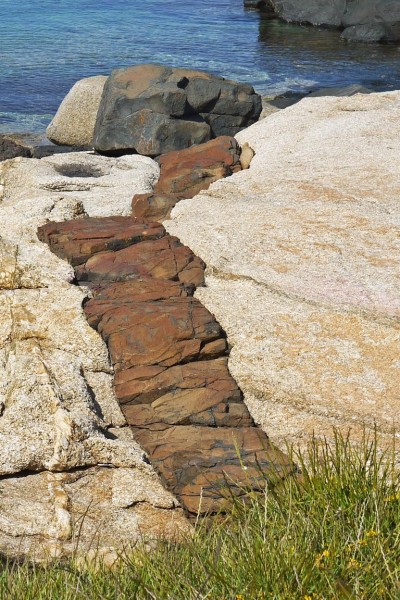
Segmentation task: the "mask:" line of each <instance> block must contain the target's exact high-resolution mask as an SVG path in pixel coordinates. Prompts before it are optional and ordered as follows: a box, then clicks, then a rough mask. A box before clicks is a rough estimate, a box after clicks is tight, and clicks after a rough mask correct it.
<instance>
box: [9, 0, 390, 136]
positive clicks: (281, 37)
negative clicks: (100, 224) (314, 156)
mask: <svg viewBox="0 0 400 600" xmlns="http://www.w3.org/2000/svg"><path fill="white" fill-rule="evenodd" d="M144 62H156V63H161V64H166V65H172V66H180V67H190V68H193V69H201V70H205V71H209V72H212V73H216V74H218V75H222V76H224V77H228V78H233V79H237V80H239V81H245V82H249V83H251V84H252V85H253V86H254V87H255V88H256V90H257V91H259V92H261V93H265V94H277V93H281V92H284V91H287V90H293V91H298V92H306V91H308V90H311V89H317V88H321V87H327V86H344V85H348V84H353V83H358V84H363V85H365V86H367V87H371V88H373V89H374V90H386V89H397V88H400V47H399V46H379V45H373V46H369V45H364V44H349V43H348V42H345V41H342V40H341V39H340V34H339V33H338V32H336V31H326V30H322V29H317V28H311V27H301V26H297V25H290V24H286V23H282V22H280V21H278V20H269V19H266V18H265V17H263V16H262V15H260V14H259V13H258V12H255V11H249V10H245V9H244V8H243V0H0V132H17V131H33V132H35V131H37V132H40V131H43V130H44V129H45V127H46V125H47V124H48V123H49V121H50V120H51V118H52V116H53V115H54V113H55V111H56V110H57V107H58V105H59V103H60V102H61V100H62V98H63V97H64V96H65V94H66V93H67V92H68V90H69V89H70V88H71V86H72V85H73V83H74V82H75V81H77V80H78V79H80V78H82V77H88V76H90V75H97V74H108V73H110V71H111V70H112V69H113V68H115V67H121V66H125V65H133V64H138V63H144Z"/></svg>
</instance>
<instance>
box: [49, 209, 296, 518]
mask: <svg viewBox="0 0 400 600" xmlns="http://www.w3.org/2000/svg"><path fill="white" fill-rule="evenodd" d="M38 235H39V239H40V240H41V241H43V242H46V243H47V244H48V245H49V247H50V248H51V250H52V251H53V252H54V253H55V254H56V255H57V256H59V257H61V258H63V259H66V260H68V261H69V262H70V263H71V265H73V266H74V268H75V274H76V280H77V283H78V284H83V285H87V286H89V287H90V288H91V290H92V292H93V298H91V299H89V300H88V301H87V302H86V304H85V306H84V311H85V314H86V317H87V319H88V322H89V324H90V325H91V326H92V327H93V328H94V329H96V330H97V331H98V332H99V333H100V335H101V336H102V338H103V339H104V341H105V342H106V344H107V346H108V350H109V354H110V359H111V362H112V365H113V367H114V371H115V377H114V389H115V394H116V396H117V399H118V401H119V403H120V406H121V409H122V411H123V413H124V415H125V418H126V420H127V422H128V424H129V425H130V427H131V428H132V431H133V433H134V435H135V437H136V439H137V441H138V442H139V443H140V444H141V446H142V447H143V448H144V450H145V451H146V452H147V454H148V456H149V459H150V461H151V463H152V464H153V466H154V468H155V469H156V471H157V472H158V473H159V475H160V476H161V479H162V481H163V484H164V485H165V486H166V487H167V488H168V489H169V490H171V491H172V492H173V493H174V494H175V495H176V496H177V497H178V499H179V500H180V502H181V503H182V506H183V507H184V508H185V509H186V511H187V512H188V513H191V514H198V513H200V514H204V513H215V512H217V511H219V510H223V508H224V505H225V503H226V501H227V485H228V486H229V488H230V492H231V493H233V494H235V495H243V494H245V493H247V492H248V491H250V490H262V489H263V488H264V486H265V482H266V478H267V477H268V474H269V475H271V473H272V471H273V472H274V474H276V473H277V474H278V475H279V474H280V475H281V476H284V475H285V474H286V473H287V472H288V469H290V464H289V460H288V458H287V457H286V456H285V455H284V454H282V453H281V452H279V450H277V449H276V448H274V447H272V446H271V445H270V443H269V441H268V437H267V436H266V434H265V433H263V432H262V431H261V430H260V429H258V428H257V427H256V426H255V423H254V421H253V419H252V418H251V416H250V414H249V412H248V410H247V408H246V405H245V404H244V402H243V397H242V393H241V391H240V389H239V388H238V386H237V384H236V382H235V381H234V379H233V378H232V376H231V375H230V373H229V370H228V365H227V360H228V346H227V340H226V336H225V334H224V332H223V330H222V329H221V327H220V325H219V323H217V321H216V320H215V318H214V317H213V315H212V314H211V313H210V312H209V311H208V310H207V309H206V308H205V307H204V306H203V305H202V304H201V303H200V302H199V301H198V300H197V299H196V298H194V297H193V293H194V291H195V289H196V287H197V286H201V285H204V269H205V265H204V263H203V262H202V261H201V260H200V259H199V258H198V257H196V256H195V255H194V254H193V253H192V252H191V250H190V249H189V248H187V247H186V246H183V245H182V244H181V243H180V241H179V240H178V239H177V238H175V237H172V236H170V235H169V234H168V233H167V232H166V230H165V229H164V227H163V226H162V225H161V224H160V223H157V222H154V223H151V222H147V221H144V220H140V219H136V218H133V217H106V218H86V219H83V220H72V221H65V222H62V223H55V222H50V223H48V224H46V225H44V226H43V227H40V228H39V230H38ZM228 496H229V494H228Z"/></svg>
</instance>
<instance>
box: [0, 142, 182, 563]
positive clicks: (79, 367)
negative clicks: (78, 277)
mask: <svg viewBox="0 0 400 600" xmlns="http://www.w3.org/2000/svg"><path fill="white" fill-rule="evenodd" d="M57 169H58V171H57ZM68 173H69V175H68ZM89 173H92V176H91V177H90V176H89ZM157 176H158V166H157V165H156V164H155V163H154V162H153V161H151V160H150V159H143V158H142V157H126V158H121V159H109V158H105V157H96V156H93V155H91V154H90V153H83V154H80V155H75V154H74V153H70V154H65V155H61V154H59V155H57V156H54V157H52V158H48V159H42V160H40V161H39V160H35V159H14V160H11V161H6V162H4V163H1V164H0V177H1V178H2V199H1V200H0V553H2V552H4V553H6V554H7V555H9V556H11V557H18V556H21V555H23V556H24V555H26V554H30V555H34V556H35V557H36V558H41V559H42V558H45V557H46V556H48V555H51V556H62V555H65V554H71V553H72V552H74V551H75V550H76V546H77V544H78V542H79V544H78V545H79V548H78V551H79V552H80V553H82V554H85V553H87V552H88V551H89V549H91V550H93V549H100V551H101V553H102V555H104V556H106V555H107V553H111V554H112V553H113V552H115V548H118V549H122V548H123V547H124V546H126V545H128V544H130V545H132V544H135V543H136V542H138V541H142V540H143V539H146V537H157V536H160V535H164V534H166V535H173V534H174V532H175V533H176V531H178V530H179V531H182V530H184V529H185V528H187V523H186V520H185V518H184V517H183V515H182V511H181V509H180V508H179V507H178V504H177V502H176V500H175V499H174V498H173V497H172V496H171V495H170V494H169V493H168V492H166V491H165V490H164V488H163V487H162V485H161V483H160V481H159V479H158V477H157V476H156V474H155V473H154V471H153V469H152V468H151V467H150V465H149V464H148V460H147V459H146V457H145V456H144V454H143V451H142V450H141V448H140V447H139V446H138V444H137V443H136V442H135V441H134V439H133V436H132V434H131V432H130V430H129V428H128V427H127V426H126V423H125V420H124V417H123V415H122V413H121V411H120V408H119V406H118V403H117V400H116V398H115V396H114V393H113V389H112V375H113V373H112V368H111V365H110V362H109V358H108V352H107V348H106V346H105V344H104V343H103V341H102V340H101V338H100V336H99V335H98V334H97V333H96V332H95V331H94V330H93V329H91V328H90V327H89V325H88V324H87V322H86V318H85V316H84V314H83V310H82V302H83V300H84V299H85V297H87V295H88V293H89V292H88V290H87V289H86V288H84V287H77V286H75V285H71V283H70V282H71V281H72V279H73V269H72V267H70V266H69V265H68V264H67V263H66V262H64V261H62V260H60V259H58V258H57V257H56V256H55V255H54V254H53V253H52V252H51V251H50V249H49V248H48V246H47V245H45V244H42V243H41V242H39V240H38V238H37V236H36V231H37V227H38V226H40V225H43V224H44V223H46V222H47V221H49V220H55V221H59V220H65V219H71V218H82V217H83V216H85V214H89V215H98V214H99V213H100V214H103V213H104V212H106V214H108V215H112V214H121V213H122V214H125V213H126V211H127V206H129V202H130V198H131V195H132V193H133V192H134V191H136V192H138V193H140V192H146V191H149V190H150V189H151V186H152V184H153V182H154V180H155V179H156V178H157ZM113 549H114V550H113Z"/></svg>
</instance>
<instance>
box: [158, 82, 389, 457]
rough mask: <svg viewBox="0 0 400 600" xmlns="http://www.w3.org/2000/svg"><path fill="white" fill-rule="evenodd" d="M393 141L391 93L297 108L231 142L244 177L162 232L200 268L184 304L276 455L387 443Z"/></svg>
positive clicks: (184, 211) (219, 185)
mask: <svg viewBox="0 0 400 600" xmlns="http://www.w3.org/2000/svg"><path fill="white" fill-rule="evenodd" d="M399 134H400V92H390V93H382V94H370V95H360V94H359V95H355V96H353V97H350V98H307V99H304V100H302V101H301V102H299V103H298V104H296V105H294V106H291V107H290V108H287V109H286V110H283V111H281V112H279V113H276V114H274V115H272V116H270V117H269V118H268V119H264V120H262V121H259V122H258V123H256V124H255V125H253V126H251V127H249V128H248V129H246V130H245V131H242V132H241V133H239V134H238V135H237V139H238V141H239V143H240V144H241V145H243V144H244V143H246V142H247V143H248V144H249V146H250V147H251V148H253V149H254V150H255V153H256V154H255V157H254V159H253V161H252V163H251V165H250V169H249V170H246V171H242V172H240V173H237V174H235V175H233V176H232V177H230V178H228V179H226V180H221V181H218V182H216V183H214V184H212V186H211V187H210V189H209V190H208V191H205V192H201V193H200V194H199V195H198V196H196V197H194V198H193V199H190V200H183V201H181V202H180V203H179V204H178V205H177V206H176V207H175V208H174V209H173V211H172V216H171V219H170V220H169V221H166V222H165V223H164V225H165V227H166V228H167V230H168V231H169V232H170V233H171V234H172V235H175V236H178V237H179V239H181V241H182V242H183V243H184V244H187V245H188V246H190V248H192V250H193V252H195V253H196V255H198V256H199V257H200V258H202V259H203V260H204V261H205V263H206V264H207V271H206V283H207V287H205V288H199V289H198V290H197V292H196V297H197V298H198V299H199V300H201V302H202V303H203V304H204V305H205V306H206V307H207V308H208V309H209V310H210V311H212V312H213V313H214V314H215V315H216V317H217V319H218V321H219V322H220V323H221V325H222V327H223V328H224V329H225V330H226V332H227V334H228V339H229V341H230V344H231V345H232V351H231V354H230V358H229V366H230V369H231V372H232V374H233V376H234V377H235V379H236V381H237V382H238V384H239V386H240V388H241V389H242V390H243V392H244V396H245V400H246V402H247V404H248V406H249V407H250V408H251V411H252V414H253V415H254V416H255V417H256V420H257V422H259V423H260V424H261V425H262V427H263V429H264V430H265V431H267V433H268V434H269V436H270V438H271V440H272V441H273V442H275V443H277V444H278V445H279V444H280V445H281V446H282V447H284V444H285V441H289V442H290V441H292V442H294V443H295V444H298V443H300V444H305V443H306V441H307V440H308V439H309V438H310V436H311V435H312V433H313V432H315V433H316V434H317V435H326V436H328V438H329V437H330V436H331V435H332V426H336V427H338V428H339V429H340V430H341V431H343V432H347V431H348V429H349V428H350V429H351V430H352V432H353V435H354V436H355V437H356V438H357V436H361V435H362V430H363V427H364V426H366V427H367V430H370V431H371V430H372V429H373V427H374V425H375V424H376V427H377V430H378V432H379V433H380V434H381V436H382V441H383V442H384V443H385V444H386V443H388V444H390V443H391V441H392V434H393V432H395V434H396V435H397V436H398V435H399V429H400V422H399V410H398V407H399V400H400V395H399V386H398V381H399V375H400V361H399V356H400V331H399V329H400V324H399V316H400V278H399V265H400V204H399V198H400V158H399V156H400V143H399V139H400V135H399ZM385 440H386V441H385Z"/></svg>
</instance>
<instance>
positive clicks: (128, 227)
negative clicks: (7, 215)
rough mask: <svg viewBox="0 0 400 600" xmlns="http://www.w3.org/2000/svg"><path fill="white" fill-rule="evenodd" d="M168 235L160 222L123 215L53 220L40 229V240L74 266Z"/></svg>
mask: <svg viewBox="0 0 400 600" xmlns="http://www.w3.org/2000/svg"><path fill="white" fill-rule="evenodd" d="M165 234H166V232H165V229H164V227H163V226H162V225H160V223H149V222H146V221H141V220H139V219H133V218H131V217H119V216H114V217H104V218H88V219H81V220H76V221H64V222H63V223H55V222H53V221H51V222H50V223H47V224H46V225H43V226H42V227H39V229H38V237H39V239H40V240H41V241H42V242H46V243H47V244H48V245H49V246H50V248H51V250H52V251H53V252H54V254H56V255H57V256H59V257H60V258H64V259H66V260H68V262H69V263H71V265H73V266H77V265H81V264H82V263H84V262H85V261H86V260H87V259H88V258H90V257H91V256H93V255H94V254H98V253H99V252H105V251H110V250H111V251H116V250H121V249H122V248H126V247H128V246H131V245H133V244H137V243H138V242H142V241H144V240H155V239H159V238H162V237H163V236H164V235H165Z"/></svg>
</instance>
